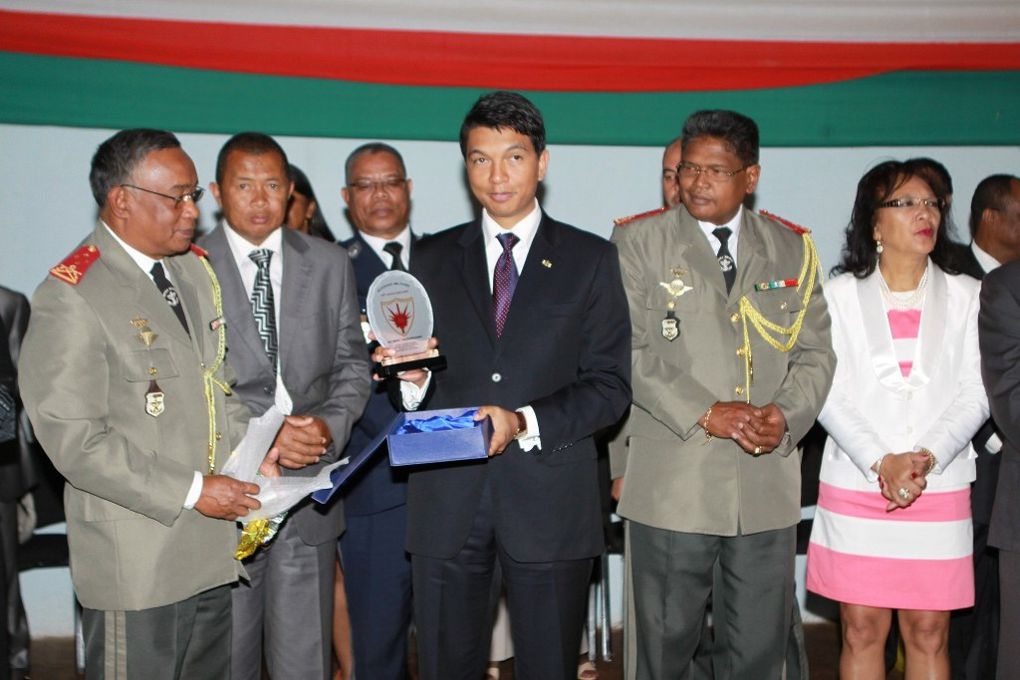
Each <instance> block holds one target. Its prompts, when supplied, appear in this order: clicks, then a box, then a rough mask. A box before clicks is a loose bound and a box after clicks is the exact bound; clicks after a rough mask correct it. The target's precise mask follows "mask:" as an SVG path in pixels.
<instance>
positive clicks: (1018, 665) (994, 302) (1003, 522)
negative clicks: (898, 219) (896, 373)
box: [978, 205, 1020, 680]
mask: <svg viewBox="0 0 1020 680" xmlns="http://www.w3.org/2000/svg"><path fill="white" fill-rule="evenodd" d="M1012 209H1013V210H1017V209H1020V206H1017V205H1014V206H1012ZM978 332H979V338H980V343H981V375H982V378H983V379H984V383H985V389H986V390H987V391H988V403H989V406H990V407H991V411H992V418H993V419H994V420H995V422H996V424H997V426H998V429H999V431H1000V432H1002V434H1003V435H1004V437H1003V439H1004V441H1003V447H1002V454H1001V456H1002V463H1001V466H1000V469H999V483H998V488H997V490H996V494H995V505H994V507H993V509H992V521H991V527H990V528H989V532H988V543H989V545H993V546H995V547H996V548H998V549H999V584H1000V589H1001V599H1000V605H1001V609H1000V623H999V649H998V663H997V668H996V677H998V678H1001V680H1009V679H1012V678H1018V677H1020V655H1018V654H1017V653H1016V650H1015V649H1013V646H1014V645H1015V644H1016V641H1017V640H1020V261H1014V262H1011V263H1010V264H1006V265H1003V266H1002V267H999V268H998V269H996V270H995V271H993V272H991V273H989V274H988V275H987V276H986V277H985V279H984V282H983V284H982V286H981V312H980V315H979V317H978Z"/></svg>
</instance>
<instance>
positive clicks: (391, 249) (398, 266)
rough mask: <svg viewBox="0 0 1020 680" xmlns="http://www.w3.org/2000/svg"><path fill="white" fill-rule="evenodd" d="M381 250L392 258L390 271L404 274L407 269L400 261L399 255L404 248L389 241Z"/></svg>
mask: <svg viewBox="0 0 1020 680" xmlns="http://www.w3.org/2000/svg"><path fill="white" fill-rule="evenodd" d="M383 250H385V251H386V252H387V253H389V254H390V255H392V256H393V264H391V265H390V269H391V270H394V271H398V272H406V271H407V267H405V266H404V263H403V262H401V261H400V253H401V252H402V251H403V250H404V246H402V245H400V244H399V243H397V242H396V241H390V242H389V243H387V244H386V245H384V246H383Z"/></svg>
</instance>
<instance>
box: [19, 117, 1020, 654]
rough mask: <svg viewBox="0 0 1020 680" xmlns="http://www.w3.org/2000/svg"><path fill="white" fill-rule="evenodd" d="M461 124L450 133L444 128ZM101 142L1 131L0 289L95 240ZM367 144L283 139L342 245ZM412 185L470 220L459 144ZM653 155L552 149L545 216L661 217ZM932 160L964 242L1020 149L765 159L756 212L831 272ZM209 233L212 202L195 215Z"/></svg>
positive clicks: (207, 161) (418, 200)
mask: <svg viewBox="0 0 1020 680" xmlns="http://www.w3.org/2000/svg"><path fill="white" fill-rule="evenodd" d="M456 124H457V121H451V127H453V126H455V125H456ZM110 134H111V131H109V130H88V129H73V128H56V127H33V126H16V125H0V236H2V238H0V284H3V285H6V286H9V287H11V288H14V289H17V290H21V291H23V292H25V293H28V294H30V293H31V292H32V291H33V290H34V289H35V287H36V286H37V285H38V283H39V282H40V281H41V280H42V278H43V277H44V276H45V275H46V271H47V270H48V269H49V267H51V266H53V265H54V264H56V263H57V262H59V261H60V260H61V259H63V257H64V256H65V255H66V254H67V253H69V252H70V251H71V250H72V249H73V248H74V246H75V245H76V244H77V243H78V242H79V241H80V240H81V239H82V238H84V237H85V236H86V235H87V233H88V232H89V230H90V229H91V228H92V225H93V222H94V219H95V204H94V202H93V200H92V197H91V195H90V193H89V189H88V170H89V162H90V159H91V157H92V154H93V153H94V151H95V149H96V147H97V146H98V145H99V143H100V142H102V141H103V140H104V139H106V138H107V137H108V136H109V135H110ZM225 140H226V136H224V135H200V134H184V135H181V141H182V143H183V144H184V148H185V150H187V151H188V153H189V154H191V156H192V158H194V160H195V163H196V166H197V167H198V172H199V177H200V178H201V179H202V181H203V183H206V184H207V183H208V182H209V181H210V180H212V179H213V173H214V170H215V163H216V153H217V151H218V150H219V147H220V145H222V144H223V142H224V141H225ZM363 141H366V140H351V139H312V138H296V137H291V138H280V142H281V143H282V144H283V146H284V148H285V149H286V150H287V153H288V154H289V155H290V158H291V161H292V162H293V163H295V164H296V165H298V166H300V167H301V168H302V169H304V170H305V172H306V173H307V174H308V175H309V177H310V178H311V181H312V185H313V187H314V188H315V190H316V192H317V193H318V195H319V199H320V203H321V204H322V207H323V209H324V211H325V214H326V218H327V220H328V221H329V223H330V225H331V226H332V228H333V231H334V233H336V234H337V235H338V236H339V237H340V238H347V237H348V236H349V235H350V229H349V227H348V226H347V223H346V220H345V218H344V215H343V210H342V203H341V200H340V190H339V187H340V186H341V184H342V182H343V161H344V159H345V158H346V157H347V154H348V153H349V152H350V151H351V150H352V149H354V147H356V146H357V145H359V144H361V143H362V142H363ZM395 146H396V147H397V148H398V149H400V151H401V152H402V153H403V154H404V159H405V162H406V164H407V167H408V173H409V175H410V176H411V177H412V178H413V179H414V194H413V199H414V209H413V213H412V223H413V225H414V228H415V229H416V230H417V231H419V232H422V233H428V232H434V231H438V230H440V229H442V228H444V227H447V226H451V225H453V224H456V223H459V222H462V221H465V220H467V219H470V217H471V215H472V207H471V203H470V200H469V199H468V193H467V189H466V187H465V184H464V178H463V169H462V168H463V166H462V164H461V159H460V152H459V149H458V147H457V145H456V143H452V142H395ZM660 154H661V149H658V148H648V147H598V146H553V147H551V149H550V155H551V159H550V164H549V173H548V176H547V178H546V180H545V201H544V207H545V208H546V209H547V210H548V211H549V213H551V214H552V215H553V216H555V217H557V218H559V219H561V220H564V221H567V222H571V223H573V224H576V225H578V226H580V227H584V228H587V229H589V230H591V231H594V232H596V233H599V234H602V235H604V236H608V235H609V232H610V229H611V224H612V220H613V218H615V217H621V216H625V215H630V214H634V213H638V212H644V211H646V210H649V209H651V208H655V207H657V206H658V205H659V200H660V198H659V161H660V157H661V156H660ZM918 155H927V156H932V157H934V158H936V159H938V160H940V161H942V162H943V163H945V165H946V166H947V167H948V168H949V171H950V172H951V173H952V175H953V179H954V183H955V187H956V208H955V210H954V219H955V220H956V223H957V224H958V225H959V226H960V228H961V230H962V231H963V232H965V231H966V221H967V210H968V207H969V203H970V196H971V194H972V192H973V189H974V187H975V186H976V184H977V183H978V181H980V179H981V178H983V177H985V176H987V175H989V174H992V173H996V172H1011V173H1014V174H1016V173H1018V172H1020V148H1017V147H1009V148H1003V147H945V148H891V147H886V148H857V149H774V148H766V149H764V150H763V152H762V168H763V170H762V180H761V183H760V186H759V190H758V194H757V204H756V205H757V207H759V208H764V209H766V210H769V211H770V212H774V213H776V214H779V215H782V216H783V217H786V218H787V219H790V220H792V221H794V222H797V223H799V224H802V225H804V226H807V227H809V228H811V229H812V230H813V231H814V234H815V240H816V242H817V244H818V249H819V252H820V254H821V257H822V261H823V264H824V265H825V268H826V269H828V268H829V267H831V266H832V265H833V264H835V262H836V259H837V257H838V255H839V249H840V246H841V243H842V230H843V228H844V227H845V226H846V223H847V221H848V219H849V215H850V208H851V206H852V203H853V197H854V192H855V189H856V184H857V180H858V179H859V178H860V176H861V175H862V174H863V173H864V171H865V170H866V169H867V168H869V167H870V166H872V165H873V164H874V163H875V162H877V161H879V160H884V159H888V158H897V159H903V158H906V157H908V156H918ZM201 207H202V210H203V215H202V222H203V224H204V225H205V226H206V227H211V226H212V213H213V211H214V209H215V202H214V201H213V199H212V198H211V197H208V196H207V197H206V198H205V199H204V201H203V203H202V204H201ZM618 574H619V572H618V565H617V564H615V561H614V577H615V578H614V579H613V580H614V582H615V583H614V591H615V593H614V600H615V601H616V602H615V604H614V619H617V620H619V611H620V610H619V601H618V600H617V599H616V598H617V597H618V593H619V587H618V585H619V575H618ZM23 583H24V587H25V590H26V591H27V592H26V603H27V605H28V607H29V616H30V621H31V625H32V629H33V634H34V635H36V636H45V635H70V632H71V619H70V612H71V609H70V597H69V588H68V580H67V573H66V570H41V571H38V572H34V573H31V575H29V576H27V577H26V578H25V579H23Z"/></svg>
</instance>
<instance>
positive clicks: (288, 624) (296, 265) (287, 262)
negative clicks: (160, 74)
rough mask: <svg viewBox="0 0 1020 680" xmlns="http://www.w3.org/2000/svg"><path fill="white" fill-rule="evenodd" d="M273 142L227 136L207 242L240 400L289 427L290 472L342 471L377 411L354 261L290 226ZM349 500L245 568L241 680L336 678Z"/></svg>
mask: <svg viewBox="0 0 1020 680" xmlns="http://www.w3.org/2000/svg"><path fill="white" fill-rule="evenodd" d="M287 167H288V165H287V156H286V154H285V153H284V151H283V149H282V148H281V147H280V145H279V144H277V143H276V141H275V140H274V139H273V138H272V137H269V136H267V135H264V134H261V133H254V132H246V133H241V134H238V135H234V136H233V137H231V138H230V139H229V140H228V141H227V143H226V144H224V146H223V148H222V149H221V150H220V153H219V157H218V158H217V162H216V182H215V183H214V184H212V186H211V189H212V193H213V196H215V198H216V201H217V202H218V203H219V205H220V208H221V210H222V211H223V225H222V226H221V227H220V228H219V229H217V230H215V231H213V232H212V233H210V234H209V235H207V236H205V237H203V238H202V240H201V243H202V245H203V247H205V248H207V249H208V250H209V259H210V260H211V261H212V265H213V268H214V269H215V270H216V273H217V276H219V279H220V285H221V286H222V289H223V308H224V314H225V317H226V321H227V346H228V347H229V353H230V363H231V367H232V368H233V369H234V371H235V372H236V373H237V377H238V380H237V386H236V387H235V391H236V392H237V394H238V395H240V397H241V399H242V400H243V401H244V403H245V404H247V405H248V407H249V408H250V409H251V410H252V412H253V413H256V414H259V413H263V412H265V411H266V409H268V408H269V407H270V406H271V405H272V404H273V403H274V402H275V403H276V404H277V405H278V406H279V407H280V408H281V410H283V411H284V412H285V413H292V414H295V415H290V416H288V417H287V418H286V420H285V422H284V425H283V427H282V429H281V430H280V434H279V435H278V436H277V440H276V445H277V447H278V449H279V456H280V457H279V461H280V466H281V467H283V468H284V472H285V474H295V475H309V474H315V473H316V472H317V467H318V466H319V465H322V464H326V463H328V462H333V461H335V460H337V458H338V453H339V452H340V451H342V450H343V447H344V444H345V443H346V442H347V438H348V436H349V435H350V432H351V426H352V425H353V424H354V421H355V420H357V419H358V417H360V416H361V412H362V410H363V409H364V407H365V402H366V401H367V399H368V391H369V373H370V371H369V364H368V355H367V350H366V348H365V342H364V339H363V337H362V334H361V327H360V316H359V312H358V298H357V288H356V286H355V283H354V272H353V269H352V267H351V263H350V258H349V257H348V256H347V253H346V252H344V250H343V249H341V248H340V247H339V246H336V245H334V244H332V243H325V242H323V241H322V240H320V239H313V238H311V237H308V236H305V235H304V234H302V233H300V232H298V231H295V230H293V229H288V228H286V227H283V226H282V225H283V223H284V221H285V219H286V214H287V201H288V199H289V198H290V194H291V191H292V190H293V183H292V182H291V180H290V178H289V177H288V174H287ZM342 531H343V510H342V506H341V504H340V503H339V502H334V503H332V504H330V505H327V506H325V507H324V506H320V505H318V504H314V503H312V502H311V501H310V500H308V499H306V500H305V501H303V502H302V503H301V504H299V505H298V506H296V507H295V508H293V509H292V510H291V511H290V514H289V516H288V517H287V519H286V521H285V522H284V523H283V525H282V527H281V528H280V532H279V534H278V535H277V536H276V538H275V539H273V542H272V543H270V544H269V546H267V547H266V548H263V549H260V550H259V551H258V552H256V553H255V555H253V556H252V557H250V558H248V559H247V560H245V562H244V565H245V568H246V570H247V572H248V580H247V582H242V583H240V584H238V585H237V587H236V588H235V589H234V592H233V602H234V636H233V642H232V648H233V659H234V660H233V663H232V667H231V677H233V678H235V679H237V680H241V679H243V680H259V678H261V668H262V657H263V636H264V639H265V643H264V645H265V649H264V653H265V658H266V663H267V665H268V668H269V674H270V675H271V676H272V677H273V678H274V680H285V679H286V678H295V679H300V680H312V679H313V678H328V677H329V676H330V674H331V670H332V653H331V646H330V642H331V637H330V636H331V631H332V620H333V582H334V574H335V562H336V539H337V537H338V536H339V535H340V533H341V532H342Z"/></svg>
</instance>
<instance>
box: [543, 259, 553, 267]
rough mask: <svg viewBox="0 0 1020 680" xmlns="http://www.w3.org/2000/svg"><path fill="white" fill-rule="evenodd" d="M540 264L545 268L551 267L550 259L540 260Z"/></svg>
mask: <svg viewBox="0 0 1020 680" xmlns="http://www.w3.org/2000/svg"><path fill="white" fill-rule="evenodd" d="M542 266H543V267H545V268H546V269H552V261H551V260H542Z"/></svg>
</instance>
